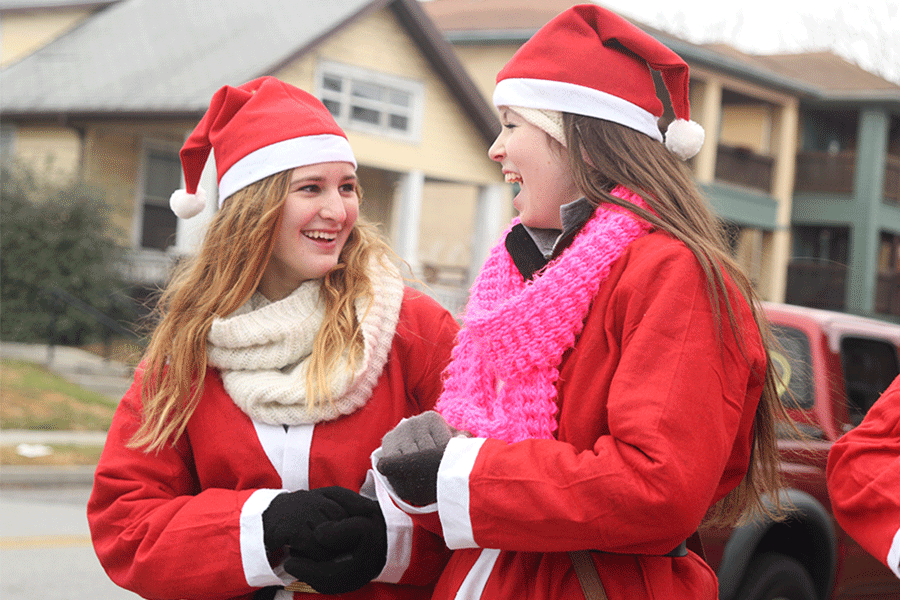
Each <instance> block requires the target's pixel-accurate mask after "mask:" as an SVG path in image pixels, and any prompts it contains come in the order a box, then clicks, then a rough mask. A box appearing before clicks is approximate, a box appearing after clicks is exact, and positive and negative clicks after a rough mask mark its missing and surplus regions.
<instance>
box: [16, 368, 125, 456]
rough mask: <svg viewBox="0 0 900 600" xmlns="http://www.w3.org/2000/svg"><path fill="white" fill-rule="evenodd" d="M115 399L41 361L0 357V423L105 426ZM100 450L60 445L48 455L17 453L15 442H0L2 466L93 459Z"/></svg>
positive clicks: (102, 428)
mask: <svg viewBox="0 0 900 600" xmlns="http://www.w3.org/2000/svg"><path fill="white" fill-rule="evenodd" d="M117 404H118V401H117V400H114V399H112V398H109V397H107V396H104V395H102V394H97V393H94V392H91V391H88V390H85V389H84V388H81V387H79V386H77V385H75V384H72V383H69V382H68V381H66V380H65V379H63V378H62V377H60V376H58V375H56V374H55V373H52V372H50V371H49V370H47V369H46V368H44V367H42V366H41V365H35V364H31V363H26V362H20V361H12V360H3V361H0V428H2V429H41V430H61V431H67V430H68V431H71V430H74V431H106V430H107V429H109V424H110V423H111V422H112V416H113V413H114V412H115V410H116V406H117ZM99 455H100V449H99V448H94V447H90V446H58V447H54V448H53V453H52V454H51V455H49V456H43V457H35V458H27V457H24V456H19V455H18V454H17V453H16V449H15V447H14V446H2V447H0V465H19V464H27V465H34V464H54V465H59V464H75V465H82V464H96V461H97V458H98V457H99Z"/></svg>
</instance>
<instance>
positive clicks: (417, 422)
mask: <svg viewBox="0 0 900 600" xmlns="http://www.w3.org/2000/svg"><path fill="white" fill-rule="evenodd" d="M456 433H457V430H456V429H453V428H452V427H450V425H448V424H447V421H445V420H444V417H442V416H441V415H439V414H438V413H436V412H434V411H433V410H429V411H426V412H423V413H422V414H420V415H416V416H415V417H410V418H409V419H403V420H402V421H400V422H399V423H398V424H397V426H396V427H394V428H393V429H391V430H390V431H388V432H387V433H386V434H385V436H384V437H383V438H382V439H381V448H382V457H393V456H395V455H400V454H410V453H412V452H418V451H419V450H434V449H436V448H437V449H440V450H441V451H443V449H444V448H446V447H447V443H448V442H449V441H450V438H451V437H453V436H454V435H456Z"/></svg>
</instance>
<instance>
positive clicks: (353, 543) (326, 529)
mask: <svg viewBox="0 0 900 600" xmlns="http://www.w3.org/2000/svg"><path fill="white" fill-rule="evenodd" d="M317 491H320V492H321V493H322V495H323V496H324V497H326V498H328V499H329V500H332V501H333V502H334V503H336V504H338V505H339V506H341V507H342V508H343V509H344V510H345V511H346V512H347V514H348V515H349V516H348V517H347V518H346V519H341V520H333V521H326V522H323V523H322V524H320V525H318V526H317V527H316V528H315V529H314V531H313V538H314V540H315V543H316V544H317V545H319V546H321V547H323V548H327V549H328V551H329V553H330V554H331V555H332V557H330V558H328V559H323V558H321V557H319V558H317V557H315V556H310V555H308V554H305V553H303V552H300V551H297V550H295V549H294V548H291V551H290V556H289V557H288V558H287V560H285V562H284V570H285V571H287V572H288V573H290V574H291V575H293V576H294V577H296V578H297V579H299V580H300V581H304V582H306V583H307V584H309V585H310V586H311V587H312V588H313V589H314V590H316V591H317V592H319V593H322V594H343V593H346V592H351V591H353V590H356V589H359V588H361V587H363V586H364V585H366V584H367V583H369V582H370V581H371V580H372V579H374V578H375V577H377V576H378V574H379V573H381V571H382V569H384V565H385V563H386V562H387V527H386V525H385V521H384V516H383V515H382V513H381V508H380V507H379V506H378V502H376V501H375V500H369V499H368V498H365V497H363V496H360V495H359V494H357V493H356V492H352V491H350V490H347V489H344V488H340V487H332V488H324V489H322V490H317Z"/></svg>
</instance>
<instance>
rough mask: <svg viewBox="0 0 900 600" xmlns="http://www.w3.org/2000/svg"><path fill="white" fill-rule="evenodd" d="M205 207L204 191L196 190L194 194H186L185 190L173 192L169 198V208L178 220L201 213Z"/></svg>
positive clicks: (201, 189)
mask: <svg viewBox="0 0 900 600" xmlns="http://www.w3.org/2000/svg"><path fill="white" fill-rule="evenodd" d="M205 206H206V190H204V189H203V188H197V193H196V194H188V193H187V190H175V191H174V192H172V195H171V196H170V197H169V207H170V208H171V209H172V212H173V213H175V216H177V217H178V218H180V219H190V218H191V217H195V216H197V215H199V214H200V213H201V212H203V208H204V207H205Z"/></svg>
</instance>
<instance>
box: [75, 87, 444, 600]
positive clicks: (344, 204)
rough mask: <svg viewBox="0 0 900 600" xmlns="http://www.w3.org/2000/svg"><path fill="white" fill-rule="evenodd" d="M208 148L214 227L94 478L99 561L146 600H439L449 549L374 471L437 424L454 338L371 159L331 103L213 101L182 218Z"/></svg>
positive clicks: (188, 162)
mask: <svg viewBox="0 0 900 600" xmlns="http://www.w3.org/2000/svg"><path fill="white" fill-rule="evenodd" d="M212 151H214V152H215V158H216V168H217V169H218V182H219V211H218V212H217V213H216V215H215V217H214V218H213V220H212V221H211V223H210V224H209V226H208V229H207V232H206V236H205V239H204V241H203V244H202V246H201V248H200V250H199V252H198V253H197V254H196V256H194V257H192V258H191V259H190V260H187V261H185V264H184V265H183V268H182V269H181V270H180V271H179V272H178V273H177V274H176V275H175V277H174V278H173V280H172V282H171V284H170V285H169V287H168V288H167V290H166V291H165V293H164V294H163V296H162V297H161V299H160V302H159V305H158V307H157V308H158V312H159V324H158V326H157V328H156V330H155V331H154V333H153V336H152V338H151V341H150V344H149V346H148V348H147V352H146V355H145V357H144V360H143V362H142V363H141V365H140V366H139V368H138V369H137V374H136V377H135V382H134V384H133V385H132V387H131V389H130V390H129V391H128V392H127V393H126V394H125V397H124V398H123V399H122V401H121V402H120V404H119V407H118V410H117V412H116V415H115V417H114V419H113V423H112V426H111V427H110V431H109V435H108V438H107V442H106V446H105V448H104V451H103V455H102V457H101V459H100V462H99V465H98V467H97V472H96V476H95V480H94V489H93V493H92V496H91V500H90V502H89V504H88V520H89V523H90V526H91V532H92V535H93V540H94V547H95V550H96V551H97V555H98V557H99V558H100V561H101V563H102V564H103V565H104V567H105V569H106V571H107V573H108V574H109V575H110V577H111V578H112V579H113V581H115V582H116V583H118V584H119V585H121V586H122V587H125V588H127V589H130V590H132V591H134V592H136V593H138V594H140V595H141V596H143V597H148V598H163V597H168V598H171V597H177V598H197V599H201V598H211V597H215V598H241V599H245V600H246V599H249V598H257V599H262V598H276V597H277V598H279V599H280V600H283V599H285V598H293V597H295V593H297V594H305V593H309V592H310V590H314V591H317V592H320V593H326V594H338V595H339V594H344V593H352V592H355V591H356V590H361V591H360V592H359V594H361V595H354V596H353V597H355V598H358V597H378V598H385V599H388V600H390V599H398V600H399V599H405V598H420V597H428V596H429V595H430V592H431V586H432V582H433V581H434V580H435V578H436V576H437V573H438V572H439V570H440V569H441V567H442V566H443V564H444V561H445V559H446V548H445V547H444V545H443V542H442V541H441V540H440V539H439V538H438V537H436V536H434V535H433V534H431V533H429V532H428V531H427V530H426V529H424V528H420V527H416V526H414V525H413V523H412V522H411V521H410V520H409V519H406V518H404V517H403V516H402V515H401V513H400V511H399V510H398V509H397V508H396V507H395V506H394V505H393V503H391V502H390V501H387V502H383V501H379V498H385V497H386V496H384V491H383V489H381V488H378V487H376V485H375V484H374V482H373V481H372V480H371V479H370V478H367V474H368V470H369V465H370V458H369V457H370V454H371V453H372V451H374V450H375V449H376V448H377V447H378V445H379V444H380V441H381V437H382V436H383V435H384V434H385V433H386V432H387V431H389V430H390V429H391V428H392V427H393V426H394V425H396V424H397V423H398V422H399V421H400V420H402V419H403V418H406V417H411V416H414V415H415V414H417V413H419V412H421V411H423V410H426V409H429V408H431V407H433V406H434V403H435V402H436V400H437V396H438V392H439V390H440V374H441V372H442V370H443V369H444V367H445V366H446V364H447V362H448V361H449V357H450V348H451V345H452V343H453V339H454V337H455V334H456V331H457V328H458V327H457V324H456V321H455V320H454V319H453V318H452V317H451V316H450V314H449V313H448V312H447V311H445V310H444V309H443V308H441V307H440V306H439V305H438V304H437V303H436V302H434V301H433V300H431V299H430V298H429V297H427V296H425V295H424V294H421V293H417V292H415V291H413V290H411V289H409V288H406V287H405V286H404V284H403V280H402V278H401V277H400V273H399V270H398V269H397V267H396V266H394V265H393V264H392V263H391V261H390V257H391V253H390V250H389V248H388V247H387V245H386V243H385V242H384V241H383V240H382V239H381V238H380V237H379V236H378V234H377V232H376V230H375V228H374V227H372V226H370V225H368V224H367V223H365V222H363V221H362V220H361V219H359V218H358V216H359V199H360V186H359V183H358V181H357V177H356V159H355V157H354V155H353V152H352V150H351V148H350V145H349V143H348V142H347V139H346V137H345V135H344V132H343V131H342V130H341V129H340V128H339V127H338V126H337V124H336V123H335V122H334V119H333V118H332V117H331V114H330V113H329V112H328V110H327V109H326V108H325V106H324V105H323V104H322V103H321V102H320V101H319V100H317V99H316V98H314V97H313V96H311V95H309V94H307V93H306V92H304V91H302V90H299V89H297V88H295V87H293V86H290V85H288V84H286V83H284V82H281V81H279V80H277V79H274V78H271V77H264V78H261V79H257V80H254V81H251V82H249V83H246V84H244V85H241V86H238V87H231V86H225V87H224V88H222V89H221V90H219V92H217V93H216V94H215V95H214V96H213V98H212V101H211V103H210V107H209V110H208V112H207V113H206V115H205V116H204V117H203V119H202V120H201V121H200V123H199V124H198V125H197V127H196V128H195V129H194V131H193V133H192V134H191V135H190V136H189V138H188V140H187V142H186V143H185V145H184V148H183V149H182V151H181V161H182V166H183V168H184V175H185V182H186V189H185V190H184V191H182V192H176V193H175V194H173V198H172V201H171V204H172V208H173V210H174V211H175V212H176V213H177V214H179V216H181V217H183V218H189V217H190V216H192V215H193V214H197V213H198V212H199V211H200V210H202V208H203V203H204V197H203V196H204V195H203V193H202V190H200V189H199V187H198V183H199V180H200V173H201V172H202V170H203V167H204V165H205V163H206V160H207V157H208V155H209V154H210V152H212ZM148 531H152V532H153V534H152V535H144V533H143V532H148ZM132 532H142V533H139V534H138V535H132ZM211 547H215V548H216V552H215V553H214V556H215V557H216V558H215V559H213V560H211V559H209V558H208V557H209V556H210V553H209V549H210V548H211ZM173 564H177V565H179V568H177V569H172V568H171V565H173ZM213 581H214V582H215V585H214V586H213V585H211V584H210V582H213ZM398 584H399V585H398Z"/></svg>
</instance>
